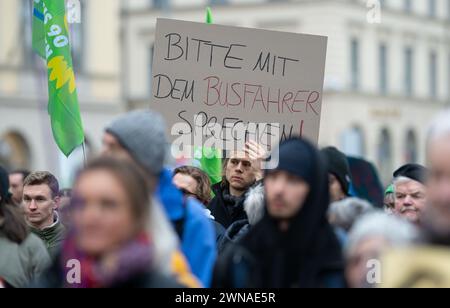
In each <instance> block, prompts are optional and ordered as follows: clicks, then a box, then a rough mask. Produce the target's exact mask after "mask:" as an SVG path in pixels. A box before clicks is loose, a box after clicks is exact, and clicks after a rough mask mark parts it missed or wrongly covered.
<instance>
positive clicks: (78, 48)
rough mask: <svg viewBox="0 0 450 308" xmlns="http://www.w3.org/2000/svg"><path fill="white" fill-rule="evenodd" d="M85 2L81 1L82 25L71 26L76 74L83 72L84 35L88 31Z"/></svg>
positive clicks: (73, 24) (74, 24)
mask: <svg viewBox="0 0 450 308" xmlns="http://www.w3.org/2000/svg"><path fill="white" fill-rule="evenodd" d="M85 5H86V3H85V1H83V0H80V6H81V7H80V17H81V22H80V23H71V24H69V31H70V45H71V46H70V47H71V49H72V62H73V68H74V70H75V71H76V72H79V71H82V70H83V54H84V35H85V29H86V22H87V18H86V15H85V12H86V10H85Z"/></svg>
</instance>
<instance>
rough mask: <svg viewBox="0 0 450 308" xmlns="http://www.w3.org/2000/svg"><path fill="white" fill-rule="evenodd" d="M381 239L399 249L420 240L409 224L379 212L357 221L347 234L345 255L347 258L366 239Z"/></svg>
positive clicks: (416, 230)
mask: <svg viewBox="0 0 450 308" xmlns="http://www.w3.org/2000/svg"><path fill="white" fill-rule="evenodd" d="M373 236H379V237H383V238H384V239H385V240H386V241H388V242H389V243H390V244H391V245H392V246H396V247H401V246H407V245H410V244H414V243H416V242H418V241H419V240H420V233H419V231H418V229H417V228H416V227H415V226H414V225H413V224H411V223H410V222H408V221H406V220H404V219H401V218H399V217H396V216H393V215H388V214H386V213H383V212H381V211H377V212H374V213H370V214H367V215H365V216H363V217H361V219H359V220H358V221H357V222H356V223H355V225H354V226H353V228H352V230H351V231H350V233H349V237H348V242H347V245H346V248H345V253H346V255H347V256H348V255H349V254H350V253H351V252H352V251H353V250H354V249H355V247H356V246H357V245H358V244H359V243H360V242H361V241H363V240H365V239H367V238H368V237H373Z"/></svg>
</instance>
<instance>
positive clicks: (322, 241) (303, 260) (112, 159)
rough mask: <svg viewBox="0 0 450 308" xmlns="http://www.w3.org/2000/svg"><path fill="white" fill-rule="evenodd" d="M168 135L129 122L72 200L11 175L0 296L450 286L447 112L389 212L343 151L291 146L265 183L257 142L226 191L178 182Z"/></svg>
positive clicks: (40, 176)
mask: <svg viewBox="0 0 450 308" xmlns="http://www.w3.org/2000/svg"><path fill="white" fill-rule="evenodd" d="M165 132H166V126H165V122H164V119H163V118H162V117H161V115H159V114H158V113H156V112H153V111H150V110H145V111H143V110H138V111H133V112H130V113H127V114H124V115H122V116H120V117H119V118H117V119H116V120H115V121H113V122H112V123H111V124H110V125H109V126H108V127H106V128H105V130H104V135H103V140H102V144H103V149H102V153H101V155H100V156H99V157H96V158H94V159H93V160H91V161H89V162H88V163H87V164H86V165H85V166H84V168H83V169H82V170H80V171H79V173H78V175H77V177H76V180H75V182H74V185H73V187H72V188H70V189H62V187H60V186H59V183H58V179H57V178H56V177H55V176H54V175H52V174H51V173H49V172H47V171H33V172H29V171H26V170H13V171H10V172H7V170H5V169H4V168H1V167H0V286H1V287H12V288H22V287H39V288H50V287H67V288H109V287H145V288H152V287H154V288H201V287H204V288H210V287H214V288H216V287H220V288H222V287H223V288H296V287H300V288H303V287H305V288H311V287H320V288H348V287H349V288H369V287H422V286H424V287H428V286H431V287H443V286H446V287H449V286H450V262H449V258H450V111H445V112H443V113H442V114H440V115H438V116H437V117H436V119H435V120H434V121H433V123H431V124H430V127H429V128H428V135H427V143H426V157H427V163H426V166H422V165H418V164H412V163H411V164H406V165H404V166H398V169H396V170H392V171H393V173H392V183H391V184H390V185H389V186H388V187H386V189H383V193H382V194H380V196H379V197H378V198H377V197H373V194H372V193H371V192H372V191H373V190H374V189H373V187H369V186H370V182H371V179H372V178H373V177H374V174H376V172H374V168H373V166H372V165H371V164H370V163H367V162H365V164H366V166H367V168H366V169H361V168H359V173H355V172H354V171H353V170H352V169H353V168H352V166H354V165H353V164H351V161H350V159H349V158H348V157H346V156H345V155H344V154H343V153H342V152H340V151H339V150H338V149H336V148H334V147H327V148H324V149H318V148H317V147H316V146H315V145H313V144H311V143H310V142H308V141H306V140H304V139H301V138H289V139H287V140H284V141H282V142H281V143H280V144H279V145H278V147H277V148H276V151H278V153H279V163H278V166H277V167H276V168H275V169H270V170H261V166H262V163H263V161H264V160H266V159H268V157H270V153H266V152H265V151H264V150H263V148H262V147H261V146H260V145H258V144H257V143H255V142H252V141H249V142H247V143H246V145H245V147H244V148H243V149H241V150H239V151H235V152H233V153H231V155H229V157H227V158H225V159H223V162H222V165H223V170H222V178H221V180H220V181H218V182H217V181H214V180H213V177H212V176H211V174H208V173H207V172H205V171H204V170H202V169H201V168H197V167H194V166H176V168H169V167H168V166H167V165H166V164H165V162H166V157H167V156H168V155H169V153H167V152H168V150H167V144H168V143H169V142H168V140H167V136H166V134H165ZM359 163H361V161H360V162H359ZM363 163H364V162H363ZM361 170H363V171H361ZM365 170H366V171H365ZM375 177H376V175H375ZM368 183H369V184H368ZM378 183H379V181H378ZM375 190H376V189H375ZM379 190H380V191H381V188H380V189H379ZM362 192H368V193H362ZM383 197H384V200H383Z"/></svg>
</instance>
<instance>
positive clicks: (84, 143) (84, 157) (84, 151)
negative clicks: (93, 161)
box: [82, 138, 87, 167]
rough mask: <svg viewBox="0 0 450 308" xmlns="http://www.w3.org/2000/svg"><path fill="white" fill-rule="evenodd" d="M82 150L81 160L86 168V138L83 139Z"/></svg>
mask: <svg viewBox="0 0 450 308" xmlns="http://www.w3.org/2000/svg"><path fill="white" fill-rule="evenodd" d="M82 148H83V160H84V167H86V165H87V155H86V138H85V139H83V143H82Z"/></svg>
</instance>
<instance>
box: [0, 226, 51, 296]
mask: <svg viewBox="0 0 450 308" xmlns="http://www.w3.org/2000/svg"><path fill="white" fill-rule="evenodd" d="M49 265H50V257H49V255H48V252H47V249H46V248H45V245H44V243H43V242H42V241H41V240H40V239H39V238H38V237H37V236H36V235H34V234H32V233H30V234H29V235H28V237H27V238H26V239H25V241H23V242H22V243H21V244H17V243H14V242H12V241H10V240H9V239H8V238H6V237H5V236H4V234H3V233H2V232H1V231H0V277H2V278H3V280H4V281H6V282H7V283H8V284H9V285H10V286H12V287H14V288H21V287H25V286H27V285H28V284H29V283H30V282H31V281H32V280H33V279H35V278H37V277H38V276H39V275H40V274H42V273H43V272H44V271H45V270H46V269H47V267H48V266H49Z"/></svg>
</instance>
